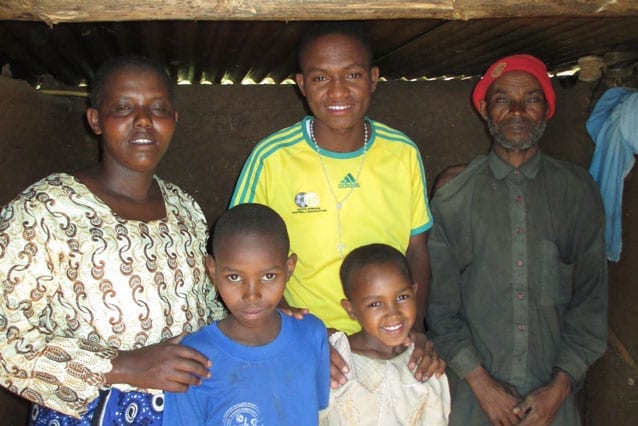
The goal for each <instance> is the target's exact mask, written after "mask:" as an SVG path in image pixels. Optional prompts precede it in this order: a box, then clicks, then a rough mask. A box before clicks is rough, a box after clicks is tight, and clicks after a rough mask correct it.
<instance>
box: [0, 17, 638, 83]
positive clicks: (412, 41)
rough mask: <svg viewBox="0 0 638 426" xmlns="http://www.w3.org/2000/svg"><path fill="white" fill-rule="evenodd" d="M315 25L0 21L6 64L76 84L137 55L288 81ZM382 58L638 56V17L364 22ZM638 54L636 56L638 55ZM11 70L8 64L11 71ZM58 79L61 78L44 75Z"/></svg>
mask: <svg viewBox="0 0 638 426" xmlns="http://www.w3.org/2000/svg"><path fill="white" fill-rule="evenodd" d="M308 25H310V22H308V21H297V22H278V21H201V22H199V21H133V22H91V23H61V24H57V25H54V26H52V27H49V26H47V25H46V24H45V23H42V22H30V21H0V64H2V65H8V69H9V70H10V72H11V74H12V75H13V77H15V78H20V79H25V80H28V81H30V82H31V83H33V84H37V83H42V82H44V83H43V85H44V86H52V85H55V84H56V83H62V84H63V85H66V86H77V85H79V84H81V83H83V82H86V81H90V79H91V77H92V75H93V72H94V71H95V69H96V68H97V66H99V64H100V63H101V62H102V61H103V60H105V59H106V58H108V57H111V56H115V55H119V54H124V53H136V54H141V55H145V56H149V57H152V58H154V59H156V60H158V61H160V62H162V63H165V64H166V65H167V67H168V68H169V69H170V70H171V73H172V75H173V77H174V78H175V80H176V81H177V80H180V81H182V82H184V81H186V82H190V83H192V84H200V83H201V82H210V83H213V84H219V83H222V82H233V83H241V82H242V81H248V80H251V81H254V82H262V81H264V80H265V79H267V78H268V81H271V82H274V83H281V82H282V81H284V80H285V79H287V78H289V77H292V76H293V75H294V73H295V71H296V62H295V50H296V45H297V42H298V40H299V38H300V36H301V34H302V33H303V32H304V30H305V29H306V28H307V26H308ZM365 25H366V26H367V28H368V31H369V34H370V38H371V40H372V43H373V46H374V51H375V62H376V63H377V64H378V65H379V66H380V67H381V74H382V76H383V77H385V78H387V79H388V80H393V79H399V78H404V77H405V78H421V77H428V78H435V77H442V76H462V75H465V76H470V75H478V74H480V73H482V72H483V71H484V70H485V69H486V68H487V67H488V66H489V64H491V63H492V62H493V61H494V60H496V59H498V58H499V57H501V56H504V55H507V54H511V53H517V52H527V53H531V54H534V55H536V56H538V57H540V58H541V59H542V60H543V61H545V62H546V63H547V64H548V67H549V69H550V70H558V71H560V70H562V69H564V68H568V67H570V66H573V65H575V64H576V62H577V60H578V58H580V57H582V56H586V55H601V56H602V55H604V54H607V53H609V52H614V51H629V52H633V53H631V54H629V55H628V56H629V59H628V61H629V62H631V61H634V62H635V61H636V60H637V58H638V16H630V17H564V16H562V17H546V18H538V17H534V18H506V19H505V18H499V19H476V20H468V21H462V20H441V19H415V20H409V19H398V20H370V21H365ZM634 53H635V55H634ZM632 55H633V56H632ZM6 69H7V68H6V67H5V70H6ZM47 74H48V75H50V76H52V77H53V81H52V80H51V79H50V78H49V79H47V78H46V77H45V76H46V75H47Z"/></svg>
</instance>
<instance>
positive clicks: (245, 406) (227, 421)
mask: <svg viewBox="0 0 638 426" xmlns="http://www.w3.org/2000/svg"><path fill="white" fill-rule="evenodd" d="M263 425H264V422H263V419H262V418H261V413H260V411H259V407H257V406H256V405H255V404H253V403H250V402H240V403H239V404H235V405H233V406H232V407H230V408H229V409H228V410H226V413H224V426H263Z"/></svg>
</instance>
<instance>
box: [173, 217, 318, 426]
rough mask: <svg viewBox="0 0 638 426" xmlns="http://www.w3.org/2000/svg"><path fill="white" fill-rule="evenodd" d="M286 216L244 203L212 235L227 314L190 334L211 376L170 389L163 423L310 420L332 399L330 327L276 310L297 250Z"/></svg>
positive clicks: (216, 278) (214, 267)
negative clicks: (196, 383)
mask: <svg viewBox="0 0 638 426" xmlns="http://www.w3.org/2000/svg"><path fill="white" fill-rule="evenodd" d="M289 248H290V243H289V239H288V233H287V230H286V226H285V224H284V222H283V220H282V219H281V217H280V216H279V215H278V214H277V213H275V212H274V210H272V209H270V208H269V207H266V206H263V205H259V204H242V205H239V206H236V207H234V208H232V209H230V210H228V211H227V212H225V213H224V214H223V215H222V216H221V218H220V219H219V221H218V222H217V224H216V225H215V228H214V232H213V235H212V256H209V257H208V259H207V270H208V273H209V275H210V276H211V278H212V280H213V282H214V284H215V286H216V288H217V291H218V293H219V295H220V296H221V298H222V300H223V301H224V304H225V305H226V307H227V308H228V310H229V311H230V315H229V316H228V317H227V318H225V319H223V320H221V321H218V322H215V323H213V324H211V325H209V326H207V327H204V328H203V329H201V330H199V331H197V332H195V333H193V334H191V335H189V336H186V337H185V338H184V339H183V340H182V344H184V345H187V346H190V347H193V348H194V349H196V350H198V351H199V352H201V353H202V354H204V355H205V356H206V357H207V358H208V359H209V360H210V361H211V362H212V366H211V367H210V378H209V379H204V380H202V383H201V384H200V385H199V386H191V387H190V388H189V389H188V391H186V392H185V393H167V394H166V406H165V412H164V424H165V425H188V426H191V425H223V426H234V425H244V424H250V425H282V426H284V425H299V424H301V425H313V424H315V425H316V424H318V419H319V414H318V413H319V410H320V409H322V408H325V407H326V406H327V404H328V395H329V390H330V381H329V380H330V372H329V362H330V361H329V347H328V341H327V333H326V329H325V327H324V326H323V324H322V322H321V321H320V320H319V319H317V318H316V317H314V316H312V315H305V316H304V317H303V319H295V318H294V317H290V316H287V315H282V313H281V312H280V311H278V310H277V306H278V304H279V301H280V300H281V298H282V295H283V292H284V288H285V286H286V282H287V281H288V279H289V278H290V276H291V275H292V273H293V271H294V268H295V264H296V261H297V256H296V255H295V254H291V255H288V252H289Z"/></svg>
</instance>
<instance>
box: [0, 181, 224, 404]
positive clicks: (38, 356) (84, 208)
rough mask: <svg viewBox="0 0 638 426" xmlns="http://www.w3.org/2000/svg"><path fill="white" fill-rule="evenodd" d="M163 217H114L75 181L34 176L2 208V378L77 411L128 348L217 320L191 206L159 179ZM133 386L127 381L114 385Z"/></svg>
mask: <svg viewBox="0 0 638 426" xmlns="http://www.w3.org/2000/svg"><path fill="white" fill-rule="evenodd" d="M156 181H157V182H158V184H159V186H160V188H161V191H162V194H163V195H164V201H165V205H166V217H165V218H164V219H161V220H156V221H151V222H140V221H135V220H126V219H123V218H121V217H119V216H118V215H117V214H115V213H114V212H113V211H111V209H110V208H109V207H108V206H107V205H106V204H105V203H104V202H103V201H101V200H100V199H99V198H97V197H96V196H95V195H93V193H92V192H90V191H89V189H88V188H87V187H86V186H84V185H83V184H82V183H80V182H79V181H78V180H77V179H76V178H75V177H73V176H71V175H68V174H64V173H59V174H52V175H50V176H48V177H47V178H45V179H43V180H41V181H39V182H37V183H35V184H34V185H32V186H31V187H29V188H27V189H26V190H25V191H23V192H22V193H21V194H20V195H19V196H18V197H17V198H16V199H15V200H13V201H12V202H11V203H9V204H8V205H6V206H5V207H4V208H3V209H2V212H1V213H0V286H1V292H0V383H1V384H2V385H3V386H4V387H6V388H7V389H9V390H10V391H12V392H15V393H17V394H19V395H21V396H22V397H25V398H27V399H29V400H31V401H34V402H36V403H38V404H41V405H45V406H47V407H50V408H52V409H55V410H58V411H60V412H63V413H66V414H70V415H75V416H78V415H82V414H83V413H84V412H85V411H86V406H87V404H88V403H89V402H90V401H92V400H93V399H95V398H96V397H97V396H98V392H99V386H100V385H102V384H103V383H104V374H105V373H107V372H109V371H110V370H111V359H112V358H113V357H114V356H115V355H116V352H115V351H114V349H113V348H117V349H122V350H130V349H135V348H140V347H143V346H146V345H150V344H153V343H157V342H160V341H163V340H166V339H168V338H170V337H172V336H175V335H177V334H180V333H181V332H182V331H188V332H190V331H194V330H196V329H198V328H200V327H202V326H204V325H206V324H208V323H210V322H211V321H212V320H213V319H218V318H221V317H222V316H223V310H222V308H221V306H220V305H219V304H218V303H217V302H216V301H215V300H214V298H215V291H214V289H213V288H212V286H211V284H210V281H209V279H208V277H207V276H206V271H205V267H204V259H205V255H206V249H205V247H206V237H207V228H206V221H205V218H204V215H203V213H202V211H201V209H200V207H199V205H198V204H197V203H196V202H195V201H194V200H193V199H192V198H191V197H190V196H189V195H187V194H186V193H184V192H183V191H182V190H181V189H180V188H178V187H177V186H175V185H172V184H170V183H167V182H164V181H162V180H161V179H159V178H156ZM118 387H119V388H121V389H123V390H130V389H131V387H130V386H127V385H118Z"/></svg>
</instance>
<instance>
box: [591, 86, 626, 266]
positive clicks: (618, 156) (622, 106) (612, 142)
mask: <svg viewBox="0 0 638 426" xmlns="http://www.w3.org/2000/svg"><path fill="white" fill-rule="evenodd" d="M586 126H587V131H588V132H589V135H590V136H591V137H592V139H593V140H594V142H595V144H596V148H595V150H594V156H593V158H592V161H591V165H590V166H589V173H590V174H591V175H592V176H593V178H594V180H595V181H596V184H597V185H598V187H599V188H600V192H601V194H602V198H603V205H604V207H605V244H606V250H607V258H608V259H609V260H611V261H612V262H618V261H619V260H620V252H621V250H622V193H623V181H624V179H625V177H626V176H627V174H629V171H630V170H631V168H632V167H633V165H634V162H635V157H634V154H636V153H638V91H636V90H632V89H627V88H622V87H615V88H612V89H609V90H607V91H606V92H605V93H604V94H603V96H602V97H601V98H600V99H599V100H598V102H596V105H595V107H594V110H593V111H592V113H591V115H590V116H589V119H588V120H587V124H586Z"/></svg>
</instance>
